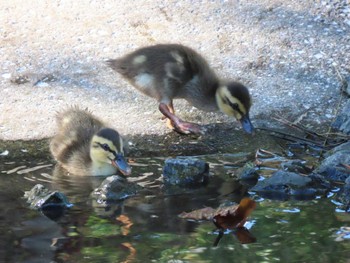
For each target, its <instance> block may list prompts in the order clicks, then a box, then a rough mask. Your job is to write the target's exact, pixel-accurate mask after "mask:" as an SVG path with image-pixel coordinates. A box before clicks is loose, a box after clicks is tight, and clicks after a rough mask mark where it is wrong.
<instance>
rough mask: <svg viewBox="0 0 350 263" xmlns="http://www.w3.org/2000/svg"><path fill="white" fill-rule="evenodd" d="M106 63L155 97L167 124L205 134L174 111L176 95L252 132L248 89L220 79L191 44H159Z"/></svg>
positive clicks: (175, 128) (143, 91)
mask: <svg viewBox="0 0 350 263" xmlns="http://www.w3.org/2000/svg"><path fill="white" fill-rule="evenodd" d="M107 63H108V64H109V65H110V67H111V68H112V69H113V70H115V71H117V72H118V73H120V74H121V75H122V76H123V77H124V78H126V79H127V80H128V81H129V82H130V83H131V84H132V85H133V86H135V87H136V88H137V89H138V90H140V91H141V92H142V93H144V94H145V95H147V96H150V97H152V98H155V99H156V100H157V101H158V102H159V110H160V111H161V112H162V114H163V115H164V116H165V117H166V118H167V119H168V121H167V124H168V126H169V127H170V128H172V129H174V130H175V131H177V132H179V133H183V134H190V133H193V134H202V133H204V132H205V129H204V128H203V127H201V126H200V125H198V124H195V123H189V122H185V121H183V120H181V119H180V118H179V117H177V116H176V115H175V110H174V106H173V99H177V98H182V99H185V100H187V101H188V102H189V103H190V104H192V105H193V106H195V107H197V108H199V109H201V110H205V111H217V110H220V111H222V112H223V113H225V114H227V115H228V116H232V117H234V118H235V119H237V120H238V121H240V122H241V124H242V127H243V129H244V130H245V131H246V132H247V133H252V132H253V125H252V123H251V122H250V119H249V110H250V107H251V104H252V102H251V98H250V95H249V91H248V89H247V88H246V87H245V86H244V85H242V84H241V83H238V82H235V81H223V80H219V78H218V77H217V75H216V74H215V73H214V71H213V70H212V69H211V68H210V66H209V65H208V63H207V61H206V60H205V59H204V58H203V57H202V56H201V55H200V54H198V53H197V52H196V51H194V50H193V49H191V48H189V47H186V46H183V45H178V44H158V45H154V46H148V47H144V48H140V49H138V50H136V51H134V52H132V53H130V54H127V55H125V56H124V57H122V58H119V59H111V60H108V61H107Z"/></svg>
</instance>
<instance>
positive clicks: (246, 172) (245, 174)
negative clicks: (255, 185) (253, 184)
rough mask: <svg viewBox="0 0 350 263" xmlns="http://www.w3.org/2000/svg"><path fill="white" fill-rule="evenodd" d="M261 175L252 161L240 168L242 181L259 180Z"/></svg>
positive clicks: (239, 174) (239, 175)
mask: <svg viewBox="0 0 350 263" xmlns="http://www.w3.org/2000/svg"><path fill="white" fill-rule="evenodd" d="M259 176H260V175H259V173H258V172H257V171H256V168H255V166H254V164H252V163H246V164H245V165H244V166H243V167H242V168H240V169H238V178H239V179H240V180H242V181H253V180H258V179H259Z"/></svg>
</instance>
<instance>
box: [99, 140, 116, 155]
mask: <svg viewBox="0 0 350 263" xmlns="http://www.w3.org/2000/svg"><path fill="white" fill-rule="evenodd" d="M97 144H98V145H99V146H100V147H101V148H102V149H103V150H105V151H107V152H110V153H113V155H114V156H115V157H117V154H116V153H115V151H113V150H111V148H109V146H108V144H102V143H99V142H97Z"/></svg>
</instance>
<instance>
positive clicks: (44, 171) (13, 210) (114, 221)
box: [0, 155, 350, 262]
mask: <svg viewBox="0 0 350 263" xmlns="http://www.w3.org/2000/svg"><path fill="white" fill-rule="evenodd" d="M200 158H204V159H206V158H207V157H200ZM243 158H245V157H244V156H243ZM208 160H209V161H210V163H211V166H210V167H211V173H212V177H211V178H210V181H209V184H208V185H206V186H203V187H199V188H195V189H186V188H183V189H181V191H175V190H174V189H171V188H167V187H165V186H163V184H162V182H161V181H160V180H159V178H160V177H161V166H162V164H163V159H157V158H154V159H146V158H145V159H137V160H136V161H137V162H135V166H133V176H132V177H131V178H129V179H130V182H133V183H135V184H136V183H137V184H139V185H142V186H143V189H142V190H141V191H140V192H139V194H138V195H136V196H134V197H132V198H129V199H126V200H125V201H123V202H113V203H110V204H107V205H106V204H101V203H97V202H95V203H94V202H92V201H91V198H90V194H91V192H92V191H93V190H94V189H95V188H96V187H98V186H99V185H100V184H101V182H102V181H103V180H104V179H105V178H103V177H102V178H99V177H72V176H69V175H67V174H66V173H65V172H64V171H60V168H59V167H55V169H54V170H52V168H53V167H51V166H48V167H43V168H41V169H39V170H36V171H33V170H32V171H29V172H27V173H25V174H18V173H17V172H18V171H20V170H23V169H27V168H31V167H35V165H37V164H35V165H33V164H32V163H26V162H23V163H18V162H17V163H9V164H5V163H0V166H1V171H2V174H1V176H0V185H1V186H2V193H1V194H0V211H1V212H0V218H1V220H0V229H1V232H2V233H3V234H2V239H0V246H1V247H3V248H4V251H3V252H0V254H1V253H3V254H1V255H0V258H1V259H4V262H51V261H53V262H81V261H86V262H150V261H154V262H169V261H174V262H175V261H176V260H179V261H182V262H204V261H208V262H213V261H217V260H218V259H220V261H222V262H232V261H233V260H234V261H235V262H262V261H268V262H272V261H274V260H277V259H278V260H279V261H281V262H291V261H292V262H296V261H299V262H313V261H314V262H315V261H322V262H342V260H341V259H344V258H347V257H348V256H349V253H348V251H349V250H348V247H347V245H346V243H345V242H335V241H334V239H335V238H334V236H332V235H333V233H334V232H335V231H336V230H337V229H340V228H341V227H342V226H346V224H349V222H350V220H349V219H339V218H338V217H337V214H336V213H335V212H334V208H335V206H334V205H333V204H332V203H331V202H330V201H329V200H328V199H319V200H313V201H307V202H297V201H288V202H280V201H278V202H277V201H269V200H263V199H260V200H259V201H258V202H259V206H258V208H257V209H256V210H255V211H254V213H253V214H252V215H251V217H250V219H251V221H252V222H253V221H254V222H256V223H255V224H254V225H253V227H252V228H251V229H250V230H248V229H244V228H241V229H235V230H234V231H229V232H227V233H230V234H229V235H224V237H223V238H222V239H221V241H220V245H219V246H218V247H217V248H215V249H213V248H212V245H213V239H214V238H213V235H212V233H213V224H212V222H202V223H200V224H199V223H197V222H191V221H186V220H182V219H181V218H179V217H178V216H177V215H178V214H180V213H181V212H183V211H191V210H194V209H198V208H202V207H206V206H211V207H218V206H219V205H221V204H223V203H231V202H237V201H239V200H240V199H241V198H242V196H243V195H246V194H247V187H246V186H242V185H241V184H240V183H239V182H238V181H237V180H236V179H235V178H234V177H232V173H231V172H230V171H231V170H232V169H235V166H236V165H237V164H238V163H240V160H242V155H240V156H235V155H217V156H214V155H212V156H209V157H208ZM40 165H47V163H43V164H40ZM20 166H22V167H20ZM237 166H239V165H237ZM19 167H20V168H19ZM11 170H12V171H11ZM9 171H11V173H9V174H7V172H9ZM266 173H268V171H266ZM48 175H52V176H48ZM37 183H42V184H44V185H45V186H46V187H48V188H50V190H52V191H56V190H57V191H60V192H62V193H63V194H65V195H66V196H67V198H68V200H69V201H70V202H71V203H73V204H74V206H73V207H72V208H71V209H70V210H69V211H68V212H67V213H66V214H65V215H64V216H63V217H61V218H60V219H59V220H58V221H57V222H55V221H52V220H49V219H48V218H46V217H44V216H42V215H41V214H40V213H38V212H37V211H33V210H30V209H29V208H28V206H27V204H26V203H25V200H24V199H21V197H23V193H24V191H26V190H29V189H31V188H32V187H33V186H34V185H35V184H37ZM255 200H257V199H255ZM297 210H298V211H300V212H298V213H293V211H297ZM346 220H347V221H346ZM250 231H251V232H252V233H254V235H252V233H251V232H250ZM225 233H226V232H225ZM233 236H234V237H233ZM255 237H256V238H257V241H256V242H255ZM236 238H237V239H238V240H239V242H235V240H236ZM218 242H219V241H218ZM241 243H242V244H249V245H248V246H249V253H247V249H246V248H247V247H246V246H242V245H241ZM232 250H234V254H233V253H232ZM343 261H344V260H343Z"/></svg>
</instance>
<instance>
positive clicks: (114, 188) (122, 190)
mask: <svg viewBox="0 0 350 263" xmlns="http://www.w3.org/2000/svg"><path fill="white" fill-rule="evenodd" d="M140 189H141V187H140V186H139V185H137V184H135V183H131V182H128V180H127V179H126V178H124V177H121V176H118V175H112V176H109V177H107V178H106V179H105V180H104V181H103V182H102V183H101V185H100V186H99V187H98V188H96V189H95V190H94V191H93V192H92V193H91V197H92V198H93V199H95V200H96V201H97V202H98V203H107V202H110V201H120V200H124V199H126V198H128V197H130V196H134V195H136V193H137V192H138V190H140Z"/></svg>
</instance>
